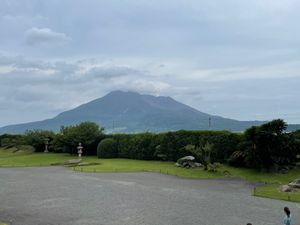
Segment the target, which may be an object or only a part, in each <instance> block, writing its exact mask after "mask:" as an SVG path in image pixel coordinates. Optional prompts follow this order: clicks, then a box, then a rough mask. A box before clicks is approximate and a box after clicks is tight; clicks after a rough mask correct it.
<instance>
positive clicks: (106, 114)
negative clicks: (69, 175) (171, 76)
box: [0, 91, 263, 133]
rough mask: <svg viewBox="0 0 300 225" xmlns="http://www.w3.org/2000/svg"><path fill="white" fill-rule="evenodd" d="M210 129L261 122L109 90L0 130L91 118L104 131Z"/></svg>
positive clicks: (239, 127)
mask: <svg viewBox="0 0 300 225" xmlns="http://www.w3.org/2000/svg"><path fill="white" fill-rule="evenodd" d="M209 118H211V129H213V130H232V131H243V130H245V129H246V128H248V127H250V126H252V125H259V124H261V123H263V122H262V121H237V120H232V119H226V118H223V117H219V116H212V115H209V114H206V113H203V112H200V111H198V110H196V109H194V108H192V107H189V106H187V105H184V104H182V103H180V102H177V101H175V100H174V99H172V98H170V97H162V96H160V97H154V96H151V95H141V94H138V93H134V92H123V91H113V92H111V93H109V94H107V95H106V96H104V97H102V98H99V99H96V100H93V101H91V102H88V103H86V104H83V105H80V106H79V107H77V108H74V109H72V110H69V111H65V112H63V113H61V114H59V115H57V116H56V117H54V118H52V119H47V120H44V121H37V122H31V123H25V124H18V125H9V126H6V127H2V128H0V133H22V132H24V131H26V130H27V129H47V130H54V131H58V130H59V128H60V126H61V125H73V124H78V123H80V122H83V121H92V122H96V123H98V124H99V125H100V126H102V127H104V128H105V129H106V131H107V132H142V131H154V132H159V131H170V130H179V129H187V130H207V129H209V127H208V124H209V122H208V121H209Z"/></svg>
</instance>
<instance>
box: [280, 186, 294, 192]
mask: <svg viewBox="0 0 300 225" xmlns="http://www.w3.org/2000/svg"><path fill="white" fill-rule="evenodd" d="M280 191H281V192H291V191H292V188H291V187H290V186H289V185H282V186H280Z"/></svg>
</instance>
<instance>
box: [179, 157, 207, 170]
mask: <svg viewBox="0 0 300 225" xmlns="http://www.w3.org/2000/svg"><path fill="white" fill-rule="evenodd" d="M175 166H178V167H184V168H195V167H200V166H202V165H201V163H197V162H195V157H194V156H191V155H190V156H185V157H182V158H180V159H178V160H177V163H175Z"/></svg>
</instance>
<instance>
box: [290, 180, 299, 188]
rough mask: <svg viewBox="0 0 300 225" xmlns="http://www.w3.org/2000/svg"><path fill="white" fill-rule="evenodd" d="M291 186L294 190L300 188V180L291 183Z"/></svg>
mask: <svg viewBox="0 0 300 225" xmlns="http://www.w3.org/2000/svg"><path fill="white" fill-rule="evenodd" d="M289 186H290V187H292V188H300V179H296V180H293V181H292V182H290V183H289Z"/></svg>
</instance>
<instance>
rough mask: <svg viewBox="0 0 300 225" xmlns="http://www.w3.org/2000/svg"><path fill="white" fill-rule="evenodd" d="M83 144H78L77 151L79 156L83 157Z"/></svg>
mask: <svg viewBox="0 0 300 225" xmlns="http://www.w3.org/2000/svg"><path fill="white" fill-rule="evenodd" d="M82 149H83V147H82V145H81V142H79V143H78V146H77V150H78V151H77V153H78V158H79V159H81V155H82Z"/></svg>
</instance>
